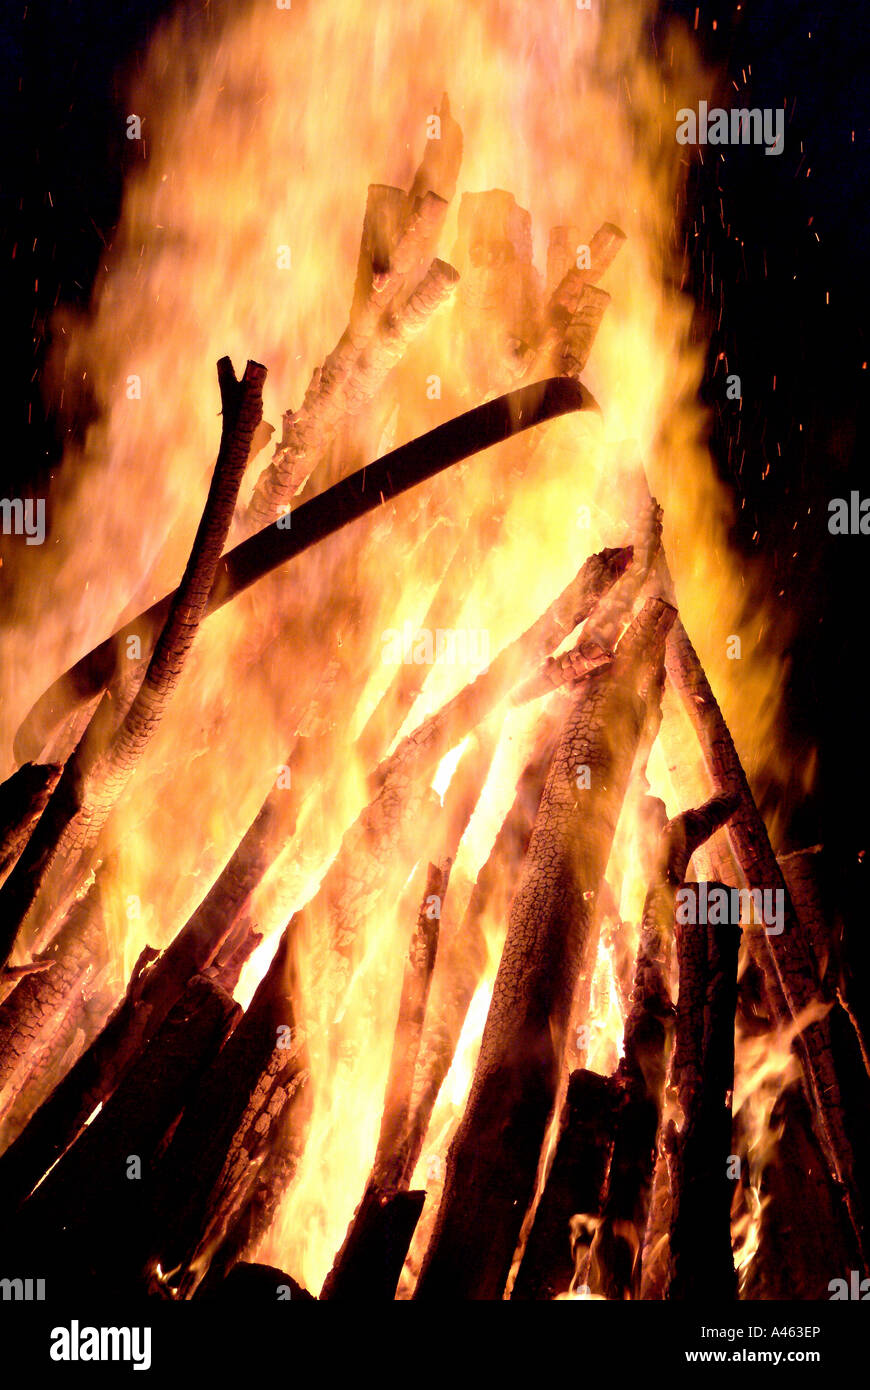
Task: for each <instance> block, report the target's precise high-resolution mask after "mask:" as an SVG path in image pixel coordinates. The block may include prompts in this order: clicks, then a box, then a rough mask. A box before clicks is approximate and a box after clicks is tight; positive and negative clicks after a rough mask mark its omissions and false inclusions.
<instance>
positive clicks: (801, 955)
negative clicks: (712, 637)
mask: <svg viewBox="0 0 870 1390" xmlns="http://www.w3.org/2000/svg"><path fill="white" fill-rule="evenodd" d="M666 663H667V671H668V675H669V677H670V679H671V681H672V683H673V684H674V687H675V688H676V690H677V691H678V692H679V694H680V696H681V698H682V699H683V702H684V704H685V708H686V710H687V712H688V714H689V716H690V718H691V720H692V723H693V725H694V727H695V730H696V732H697V735H698V738H699V741H700V743H701V747H702V750H703V753H704V759H705V762H706V764H707V768H708V770H709V772H710V775H711V777H712V778H713V781H714V785H716V786H717V787H721V788H723V789H724V790H727V791H734V792H736V793H737V794H738V796H739V798H740V806H739V809H738V810H737V812H735V814H734V815H733V816H732V818H731V821H730V823H729V827H728V836H729V839H730V842H731V845H732V848H733V850H734V854H735V857H736V859H737V861H738V863H739V866H740V870H741V872H742V874H743V876H744V878H745V880H746V883H747V884H748V885H749V887H750V888H752V889H761V890H768V891H770V892H772V893H774V894H776V895H778V896H777V898H776V899H775V900H776V901H778V902H780V903H782V904H783V908H784V912H783V917H784V920H783V930H782V931H781V932H779V933H778V934H771V933H769V932H768V931H766V930H764V931H758V930H752V929H750V930H749V932H748V933H747V935H748V939H749V945H750V949H751V950H752V952H753V955H754V957H755V959H756V961H757V963H758V964H759V965H760V966H761V968H762V969H763V971H764V974H765V979H766V980H768V981H769V992H770V995H771V1001H772V1003H773V1005H774V1007H775V1008H777V1010H778V1011H779V1022H780V1023H781V1024H782V1023H790V1022H792V1021H793V1020H795V1019H797V1018H799V1017H800V1015H801V1014H802V1012H803V1010H804V1009H806V1008H808V1006H809V1005H811V1004H812V1003H813V1002H815V1001H817V1000H818V999H819V998H820V996H821V994H822V990H821V982H820V980H819V973H818V969H817V967H816V962H815V958H814V955H813V950H812V946H811V944H810V941H809V939H808V937H807V935H806V933H805V932H804V930H803V928H802V926H801V924H800V921H799V920H798V917H797V915H796V913H795V910H794V907H793V905H792V902H791V898H790V895H789V893H788V890H787V888H786V885H785V881H784V879H783V876H782V872H781V870H780V868H779V865H778V864H777V862H776V857H775V855H774V853H773V850H772V848H771V845H770V840H769V839H768V835H767V828H766V826H765V824H764V821H763V820H762V818H761V816H760V814H759V812H758V809H757V807H756V805H755V802H754V800H753V797H752V793H751V791H750V789H749V784H748V782H747V780H746V775H745V773H744V771H743V768H742V766H741V764H740V759H739V757H738V754H737V750H736V749H735V747H734V742H733V740H732V738H731V734H730V733H729V731H728V727H727V725H726V723H725V720H724V718H723V717H722V713H721V711H720V709H719V706H718V704H717V703H716V699H715V696H714V695H713V692H712V690H711V689H710V684H709V682H708V680H707V677H706V675H705V674H704V670H703V668H702V666H701V663H700V661H699V660H698V655H697V653H696V651H695V649H694V647H693V646H692V643H691V641H690V640H689V637H688V635H687V633H686V630H685V628H684V627H683V626H682V623H680V622H679V621H678V622H677V623H675V624H674V628H673V630H672V632H671V634H670V637H669V639H668V646H667V658H666ZM795 1048H796V1050H797V1052H798V1055H799V1057H800V1059H801V1062H802V1066H803V1071H804V1077H805V1080H806V1084H807V1086H808V1089H809V1094H810V1099H811V1105H812V1109H813V1112H814V1114H815V1116H816V1121H817V1123H818V1126H819V1138H820V1141H821V1143H822V1147H823V1149H824V1151H825V1153H826V1155H827V1159H828V1163H829V1165H830V1170H831V1176H832V1177H833V1179H834V1181H835V1182H836V1183H838V1184H839V1186H840V1187H841V1189H842V1191H843V1196H844V1200H845V1202H846V1205H847V1208H848V1210H849V1214H850V1219H851V1221H852V1225H853V1229H854V1230H855V1233H856V1236H857V1238H858V1240H859V1244H860V1246H861V1248H862V1251H863V1252H864V1254H863V1259H864V1262H865V1264H866V1261H867V1254H866V1244H865V1240H866V1238H865V1235H864V1223H865V1216H864V1210H865V1203H864V1199H863V1196H862V1187H863V1186H864V1184H863V1182H862V1177H861V1175H860V1174H859V1173H858V1172H857V1171H856V1161H855V1154H854V1150H853V1140H852V1137H851V1135H850V1133H849V1132H848V1130H847V1127H846V1121H845V1108H844V1105H843V1097H842V1094H841V1091H840V1085H839V1081H838V1077H837V1070H836V1067H835V1064H834V1057H833V1051H832V1037H831V1023H830V1019H829V1017H825V1018H820V1019H817V1020H815V1021H814V1022H812V1023H809V1024H807V1026H806V1027H805V1028H803V1030H802V1031H801V1032H800V1033H799V1034H798V1036H797V1038H796V1039H795Z"/></svg>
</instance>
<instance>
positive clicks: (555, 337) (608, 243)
mask: <svg viewBox="0 0 870 1390" xmlns="http://www.w3.org/2000/svg"><path fill="white" fill-rule="evenodd" d="M554 230H555V231H558V230H559V229H558V228H556V229H554ZM625 240H626V237H625V233H624V232H621V231H620V229H619V228H618V227H616V226H614V224H613V223H612V222H604V223H603V224H602V225H601V226H600V227H599V228H598V231H597V232H596V233H595V235H594V237H593V238H592V240H591V242H590V243H589V265H588V267H587V266H578V265H577V264H576V259H577V252H576V249H575V251H574V255H573V256H572V257H571V259H572V261H573V262H574V263H573V264H572V265H571V266H570V268H569V269H568V270H567V271H566V272H565V274H564V276H563V277H562V279H561V280H560V281H559V283H558V285H557V287H556V289H555V290H554V292H553V293H552V295H551V296H550V300H549V303H548V304H547V308H546V311H545V314H544V331H543V334H542V336H541V341H540V343H539V344H538V345H537V349H536V354H535V368H536V370H544V371H546V370H548V369H549V368H550V366H551V365H552V364H553V362H554V361H555V360H556V357H557V354H558V353H559V350H560V347H561V345H562V344H563V343H564V341H565V335H566V332H567V331H568V329H569V325H570V324H571V320H572V319H573V317H574V315H575V314H576V313H577V312H578V309H579V308H580V303H581V299H582V297H583V295H584V291H585V290H586V287H587V286H592V285H596V284H597V283H598V281H599V280H600V279H601V276H602V275H603V274H604V272H605V270H607V268H608V266H609V265H611V264H612V262H613V261H614V259H615V257H616V256H617V255H618V253H619V251H620V250H621V248H622V246H623V243H624V242H625ZM590 306H591V301H590ZM605 307H606V305H605ZM602 312H603V310H602ZM593 336H594V335H593Z"/></svg>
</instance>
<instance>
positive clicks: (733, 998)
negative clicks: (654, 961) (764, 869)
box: [665, 884, 740, 1302]
mask: <svg viewBox="0 0 870 1390" xmlns="http://www.w3.org/2000/svg"><path fill="white" fill-rule="evenodd" d="M716 887H722V888H723V891H725V892H726V893H727V892H728V889H727V888H724V885H719V884H710V885H708V892H711V891H712V890H713V889H714V888H716ZM739 942H740V928H739V925H738V924H732V923H731V922H730V921H726V922H725V923H723V924H721V925H716V926H712V925H709V924H704V923H697V924H686V925H682V926H681V925H680V914H679V913H678V914H677V953H678V958H679V975H680V989H679V997H678V1000H677V1020H676V1042H675V1046H674V1056H673V1062H672V1085H673V1086H674V1088H675V1090H676V1093H677V1098H678V1101H679V1105H680V1110H681V1111H682V1117H683V1118H682V1123H681V1125H680V1128H679V1130H678V1131H677V1132H676V1133H675V1134H673V1136H672V1140H671V1165H670V1168H671V1193H672V1199H671V1200H672V1204H671V1220H670V1237H669V1251H670V1278H669V1280H668V1284H667V1288H666V1294H665V1296H666V1297H667V1298H669V1299H681V1300H685V1299H697V1298H703V1299H710V1298H712V1299H715V1300H716V1301H717V1302H727V1301H728V1300H733V1299H734V1298H735V1297H736V1289H737V1283H736V1278H735V1274H734V1261H733V1258H732V1254H731V1223H730V1211H731V1195H732V1188H731V1182H730V1180H729V1174H728V1155H729V1154H730V1152H731V1147H732V1146H731V1093H732V1091H733V1088H734V1013H735V1009H736V1007H737V950H738V946H739Z"/></svg>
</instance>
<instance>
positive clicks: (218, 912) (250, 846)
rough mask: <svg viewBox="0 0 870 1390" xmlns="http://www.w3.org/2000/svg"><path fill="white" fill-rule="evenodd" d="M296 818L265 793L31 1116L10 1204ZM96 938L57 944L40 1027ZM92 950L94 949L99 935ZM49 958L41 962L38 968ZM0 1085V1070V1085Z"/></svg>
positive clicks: (7, 1174) (2, 1166) (219, 932)
mask: <svg viewBox="0 0 870 1390" xmlns="http://www.w3.org/2000/svg"><path fill="white" fill-rule="evenodd" d="M296 809H297V803H296V801H295V799H294V797H293V794H292V793H290V792H288V791H285V790H283V789H281V788H277V787H275V788H273V789H272V790H271V792H270V793H269V795H268V796H267V798H266V800H265V801H264V803H263V805H262V807H261V808H260V810H259V812H258V813H257V815H256V817H255V818H254V820H253V822H252V823H251V825H250V827H249V828H248V831H247V832H246V834H245V835H244V836H243V838H242V840H241V842H240V843H239V846H238V848H237V849H236V851H235V853H234V854H233V856H232V858H231V859H230V860H229V862H228V863H227V865H226V866H225V868H224V869H223V871H222V873H221V874H220V875H219V877H218V878H217V880H216V881H215V883H214V885H213V886H212V888H211V889H210V890H209V892H208V893H207V894H206V897H205V898H204V899H203V901H202V902H201V903H200V905H199V907H198V908H197V909H196V911H195V912H194V913H193V914H192V916H191V917H190V919H189V921H188V922H187V923H186V925H185V926H184V927H183V929H182V930H181V931H180V932H179V933H178V935H177V936H176V938H175V940H174V941H173V942H172V943H171V944H170V945H169V946H168V947H167V949H166V950H165V951H164V952H162V954H160V956H159V957H158V958H157V959H156V960H155V957H156V954H157V953H156V952H154V951H151V949H150V948H146V950H147V952H148V954H147V956H146V957H145V958H144V959H142V958H140V961H139V962H137V965H136V967H135V968H134V970H133V973H132V975H131V978H130V982H129V984H128V986H127V992H126V994H125V996H124V998H123V999H122V1001H121V1003H120V1004H119V1005H118V1006H117V1008H116V1009H115V1010H114V1012H113V1013H112V1016H111V1017H110V1018H109V1020H108V1021H107V1022H106V1024H105V1026H104V1027H103V1028H102V1029H101V1030H100V1031H99V1032H98V1034H97V1036H96V1037H95V1038H94V1039H93V1041H92V1042H90V1044H89V1046H87V1047H86V1049H85V1051H84V1052H83V1053H82V1055H81V1056H80V1057H79V1058H78V1060H77V1061H76V1062H75V1064H74V1065H73V1066H72V1068H71V1069H70V1070H69V1071H67V1073H66V1075H65V1076H64V1077H63V1079H62V1080H59V1082H58V1084H57V1086H56V1087H55V1089H54V1090H53V1092H52V1094H51V1096H50V1097H49V1098H48V1099H47V1100H45V1102H44V1103H43V1104H42V1106H41V1107H40V1108H39V1109H38V1110H37V1111H36V1113H35V1114H33V1115H32V1118H31V1119H30V1122H29V1124H28V1125H27V1127H26V1128H25V1130H24V1131H23V1133H21V1134H20V1135H19V1136H18V1138H17V1139H16V1140H15V1142H14V1143H13V1144H12V1145H11V1146H10V1148H9V1149H7V1151H6V1153H4V1154H3V1155H2V1157H0V1190H3V1191H5V1192H6V1193H7V1194H8V1196H9V1197H10V1198H11V1200H13V1201H16V1202H17V1201H20V1200H23V1199H24V1197H26V1195H27V1193H28V1192H30V1191H32V1189H33V1188H34V1187H35V1185H36V1183H37V1182H38V1181H39V1179H40V1177H41V1176H42V1175H43V1173H45V1172H47V1171H48V1169H49V1168H50V1167H51V1165H52V1163H54V1161H55V1159H56V1158H57V1157H58V1155H59V1154H61V1153H62V1152H63V1151H64V1149H65V1148H67V1147H68V1145H69V1144H71V1143H72V1142H73V1140H74V1139H75V1138H76V1136H77V1135H78V1134H79V1133H80V1132H81V1129H82V1127H83V1126H84V1124H85V1122H86V1120H87V1118H88V1116H89V1115H90V1114H92V1113H93V1111H94V1109H95V1108H96V1106H98V1105H100V1104H101V1103H104V1102H105V1101H107V1100H108V1098H109V1096H110V1095H111V1094H112V1092H113V1091H114V1089H115V1087H116V1086H117V1085H118V1083H119V1081H120V1080H121V1079H122V1077H123V1076H124V1073H125V1071H126V1070H127V1068H128V1067H129V1066H130V1064H131V1063H132V1062H133V1060H134V1059H135V1058H136V1056H137V1055H138V1054H139V1052H140V1051H141V1049H142V1048H143V1047H144V1046H145V1044H146V1043H147V1042H148V1041H149V1040H150V1039H151V1038H152V1037H153V1035H154V1033H155V1032H156V1030H157V1029H158V1028H159V1026H160V1025H161V1024H162V1022H163V1020H164V1019H165V1018H166V1016H167V1014H168V1013H169V1012H170V1010H171V1009H172V1008H173V1006H174V1005H175V1004H176V1002H177V1001H178V999H179V998H180V997H181V995H182V994H183V992H184V990H185V989H186V988H187V986H188V984H189V982H190V980H191V979H192V978H193V977H194V976H195V975H196V974H198V973H200V972H203V971H205V970H207V969H208V968H209V967H210V966H211V965H212V963H213V962H214V961H215V958H216V957H217V955H218V952H219V951H220V950H221V948H222V947H223V946H224V944H225V943H226V941H227V939H228V937H229V936H230V933H231V932H232V931H233V929H234V926H235V925H236V924H237V923H238V921H239V918H240V917H241V915H242V913H243V912H244V909H245V907H246V905H247V903H248V901H249V899H250V895H251V893H252V892H253V890H254V888H255V887H256V886H257V884H258V883H259V882H260V880H261V879H262V877H263V874H264V873H265V871H266V869H267V868H268V867H269V865H270V864H271V862H272V860H273V858H274V854H275V851H276V848H277V847H278V845H279V844H280V843H281V842H283V839H284V838H285V837H286V836H287V835H289V834H290V833H291V830H292V825H293V823H294V822H295V814H296ZM95 931H97V932H100V931H101V927H100V925H99V924H98V922H97V919H95V918H94V919H93V920H92V919H89V920H88V923H87V925H86V935H85V936H84V937H80V933H79V929H78V928H77V927H74V928H71V929H70V931H69V933H68V938H69V939H68V941H61V942H59V943H58V947H57V956H59V958H58V959H57V965H56V966H55V967H54V968H55V970H56V971H58V972H61V971H62V972H63V973H62V974H61V973H58V974H57V975H55V977H54V979H52V980H48V981H46V982H45V984H44V985H43V986H42V991H41V992H42V993H44V995H45V999H46V1003H45V1005H43V1006H41V1007H42V1011H43V1013H44V1015H45V1016H46V1017H48V1018H53V1017H54V1014H55V1012H56V1011H57V1008H58V1006H59V1004H60V1003H61V1000H62V999H63V998H64V997H65V995H66V993H68V992H69V991H70V990H71V989H72V988H73V987H74V984H75V982H76V980H77V979H78V975H76V974H73V973H71V966H72V965H73V964H74V962H75V961H77V960H78V959H79V958H80V957H82V956H83V958H84V959H85V960H87V959H89V958H91V957H94V958H99V957H100V955H101V954H102V951H101V950H98V949H97V942H96V941H95V940H94V938H93V933H94V932H95ZM99 944H100V946H101V945H102V936H101V935H100V937H99ZM253 944H254V943H253V942H251V941H250V940H248V942H247V946H246V947H242V948H241V949H250V947H251V946H252V945H253ZM68 957H69V960H70V964H69V965H67V958H68ZM55 958H56V956H55V955H52V954H51V953H49V956H48V961H47V963H50V962H51V961H52V960H53V959H55ZM146 965H147V967H148V968H147V969H145V968H144V967H145V966H146ZM225 987H226V986H225ZM39 998H40V992H39V991H37V988H36V986H31V989H30V996H29V997H28V998H27V999H25V998H23V997H22V999H21V1001H20V1007H19V1009H18V1010H17V1013H16V1016H15V1021H14V1024H13V1025H12V1032H11V1036H12V1038H14V1036H15V1032H17V1031H19V1030H21V1028H22V1027H23V1026H24V1022H25V1020H26V1021H27V1026H28V1027H32V1022H31V1020H32V1019H33V1018H34V1016H35V1013H34V1010H35V1007H36V1001H37V1000H38V999H39ZM4 1013H5V1011H4V1010H0V1039H2V1038H3V1037H4V1036H5V1035H6V1032H7V1031H8V1030H9V1025H8V1023H7V1022H6V1019H5V1017H4ZM28 1036H29V1035H28ZM11 1046H13V1047H14V1042H13V1043H12V1044H11ZM7 1055H11V1053H9V1052H7ZM3 1075H4V1073H3V1071H2V1070H0V1077H3ZM32 1109H33V1107H32V1106H31V1110H32Z"/></svg>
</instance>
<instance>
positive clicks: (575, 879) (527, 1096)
mask: <svg viewBox="0 0 870 1390" xmlns="http://www.w3.org/2000/svg"><path fill="white" fill-rule="evenodd" d="M673 617H674V610H673V609H672V608H670V607H669V605H667V604H665V603H663V602H662V601H661V600H655V599H653V600H650V602H649V603H648V604H647V605H646V607H645V608H644V610H643V613H642V614H641V616H640V617H639V618H638V619H636V620H635V622H634V623H633V624H632V627H631V628H630V629H629V631H628V633H627V634H626V636H625V638H623V641H622V643H621V644H620V652H619V655H618V657H617V658H616V659H615V661H614V663H613V665H612V666H611V667H610V668H608V670H607V671H606V672H605V673H603V674H599V675H597V676H595V677H593V678H591V679H590V681H589V682H587V684H586V688H585V689H584V690H583V692H582V694H581V695H580V696H579V697H578V698H577V699H576V700H575V702H574V704H573V705H572V707H571V710H570V712H569V715H568V718H567V720H566V723H565V727H564V729H563V733H562V737H561V740H560V744H559V747H558V749H557V751H556V754H555V757H554V759H553V765H552V767H551V769H550V774H549V777H548V779H547V783H546V786H545V788H544V793H543V795H542V798H541V805H540V809H539V812H538V819H537V822H536V825H535V830H534V831H533V833H532V838H531V841H530V844H529V850H528V854H527V856H526V861H525V865H524V869H523V875H522V879H521V881H520V886H519V889H518V891H517V895H516V897H515V899H514V903H513V907H512V909H511V917H510V923H509V925H508V933H507V939H506V942H505V949H504V953H503V956H502V962H501V965H500V967H499V971H498V975H497V977H496V984H495V990H494V993H493V1000H492V1005H491V1007H490V1012H489V1016H488V1018H487V1023H486V1027H485V1029H484V1034H483V1040H482V1042H481V1049H480V1056H479V1059H478V1063H477V1069H476V1071H475V1076H474V1080H473V1082H472V1089H471V1095H470V1098H469V1102H468V1106H467V1108H466V1111H465V1115H464V1117H463V1120H462V1123H461V1125H460V1128H459V1130H458V1132H457V1135H456V1137H455V1139H454V1141H453V1145H452V1146H451V1150H450V1155H449V1158H448V1168H447V1178H446V1182H445V1188H444V1196H443V1198H442V1203H441V1207H440V1210H439V1213H438V1217H437V1220H436V1227H435V1233H434V1235H433V1238H432V1242H431V1244H430V1246H429V1250H428V1252H427V1255H426V1260H425V1263H424V1266H423V1269H422V1271H421V1274H420V1280H419V1282H418V1285H417V1294H416V1296H417V1297H418V1298H424V1299H425V1298H430V1299H432V1298H435V1299H439V1298H440V1299H443V1298H456V1299H462V1298H475V1299H493V1298H495V1299H497V1298H500V1297H501V1295H502V1292H503V1290H504V1285H505V1281H506V1279H507V1276H508V1271H509V1269H510V1263H511V1259H512V1256H513V1252H514V1249H515V1246H516V1241H517V1237H518V1235H519V1231H520V1227H521V1225H522V1221H523V1217H524V1215H525V1212H526V1208H527V1206H528V1203H529V1200H530V1198H531V1195H532V1190H533V1186H534V1181H535V1174H536V1171H537V1167H538V1159H539V1155H540V1150H541V1144H542V1142H543V1138H544V1134H545V1132H546V1126H547V1122H548V1118H549V1115H550V1112H551V1109H552V1106H553V1103H554V1100H555V1096H556V1090H557V1087H558V1076H559V1067H560V1065H561V1059H562V1050H563V1047H564V1035H565V1030H566V1027H567V1023H568V1015H569V1011H570V1007H571V1000H572V996H573V993H574V986H575V984H576V980H577V976H578V974H579V971H580V968H581V966H582V963H583V958H584V953H585V948H586V943H587V937H588V934H589V926H590V922H591V918H592V914H593V912H594V902H595V899H596V898H597V896H598V893H599V892H600V889H601V883H602V880H603V877H604V871H605V868H606V865H607V859H608V855H609V852H610V845H611V842H612V838H613V832H614V828H615V824H616V819H617V816H618V814H619V809H620V806H621V803H622V798H623V796H624V794H625V789H626V786H627V783H628V778H629V775H630V771H631V764H632V761H633V757H634V753H635V750H636V748H637V744H638V741H639V738H640V734H641V729H642V727H643V720H644V714H645V702H644V699H643V697H642V695H641V691H645V689H646V686H647V685H648V683H649V681H650V679H651V678H652V674H653V672H654V670H655V669H656V667H657V665H659V664H660V660H661V653H662V644H663V641H664V636H665V634H666V632H667V630H668V628H669V626H670V624H671V622H672V621H673ZM581 768H584V769H589V770H591V773H592V776H591V779H590V782H589V784H588V788H587V790H588V795H587V794H586V791H581V792H580V793H579V794H578V790H577V787H578V770H579V769H581ZM584 782H585V778H584ZM472 1213H473V1216H472ZM477 1233H481V1235H480V1236H478V1234H477ZM483 1233H485V1236H484V1235H483Z"/></svg>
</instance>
